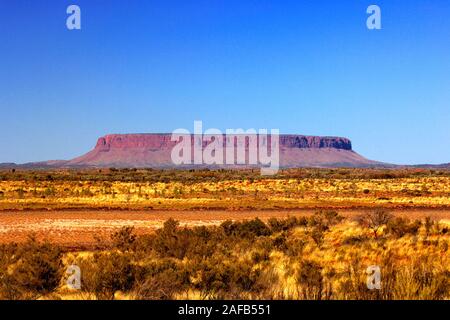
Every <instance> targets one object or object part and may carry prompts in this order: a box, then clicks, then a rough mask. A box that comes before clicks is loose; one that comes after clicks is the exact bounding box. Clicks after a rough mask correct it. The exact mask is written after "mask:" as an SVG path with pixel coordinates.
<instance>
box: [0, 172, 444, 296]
mask: <svg viewBox="0 0 450 320" xmlns="http://www.w3.org/2000/svg"><path fill="white" fill-rule="evenodd" d="M449 245H450V172H449V171H445V170H427V169H398V170H386V169H376V170H375V169H295V170H283V171H281V172H280V173H279V174H277V175H276V176H271V177H261V176H260V175H259V171H257V170H255V171H252V170H244V171H225V170H185V171H182V170H179V171H176V170H151V169H113V168H111V169H96V170H94V169H90V170H51V171H48V170H47V171H46V170H17V171H16V170H3V171H0V299H388V300H390V299H427V300H436V299H449V298H450V269H449V266H450V262H449V261H450V254H449V253H450V251H449ZM374 265H375V266H379V267H380V268H381V270H382V277H383V278H382V279H384V280H383V281H384V282H383V286H382V287H381V289H380V290H371V289H370V288H368V287H367V272H366V271H367V268H368V267H369V266H374ZM71 266H77V268H80V270H81V274H82V278H81V280H80V281H81V287H80V289H73V288H71V287H70V286H69V285H68V282H67V281H68V278H67V277H68V276H67V270H69V269H68V268H70V267H71Z"/></svg>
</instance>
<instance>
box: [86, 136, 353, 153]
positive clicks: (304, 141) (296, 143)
mask: <svg viewBox="0 0 450 320" xmlns="http://www.w3.org/2000/svg"><path fill="white" fill-rule="evenodd" d="M191 137H192V136H191ZM175 144H176V142H173V141H171V134H110V135H106V136H104V137H101V138H99V139H98V141H97V145H96V146H95V149H97V150H100V151H109V150H111V149H130V148H150V149H167V148H172V147H173V146H174V145H175ZM280 147H282V148H283V147H284V148H334V149H342V150H352V143H351V142H350V140H349V139H346V138H340V137H317V136H302V135H280Z"/></svg>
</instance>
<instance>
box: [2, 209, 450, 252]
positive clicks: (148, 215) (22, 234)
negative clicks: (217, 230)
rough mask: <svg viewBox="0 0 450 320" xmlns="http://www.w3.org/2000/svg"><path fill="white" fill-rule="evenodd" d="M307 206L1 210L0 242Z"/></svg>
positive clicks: (443, 213) (274, 213)
mask: <svg viewBox="0 0 450 320" xmlns="http://www.w3.org/2000/svg"><path fill="white" fill-rule="evenodd" d="M361 212H363V211H362V210H343V211H340V214H342V215H344V216H346V217H349V218H352V217H354V216H356V215H358V214H360V213H361ZM312 213H313V212H312V211H310V210H268V211H114V210H111V211H99V210H80V211H28V212H27V211H21V212H12V211H11V212H9V211H4V212H0V243H9V242H21V241H25V240H26V239H27V238H28V236H29V235H30V234H35V235H36V237H37V239H40V240H44V239H45V240H48V241H50V242H53V243H58V244H60V245H63V246H68V247H78V248H82V247H89V246H92V245H95V243H96V237H97V238H99V239H102V240H108V239H109V236H110V234H111V233H112V232H114V231H116V230H118V229H119V228H121V227H124V226H134V227H135V230H136V233H138V234H144V233H149V232H152V231H154V230H155V229H157V228H159V227H161V226H162V224H163V222H164V221H166V220H167V219H169V218H174V219H176V220H179V221H180V224H181V225H182V226H183V225H187V226H195V225H217V224H220V223H221V222H223V221H224V220H228V219H231V220H244V219H252V218H256V217H259V218H260V219H262V220H267V219H269V218H271V217H277V218H285V217H287V216H305V215H310V214H312ZM394 214H396V215H398V216H405V217H409V218H412V219H423V218H425V217H427V216H430V217H431V218H433V219H435V220H448V221H450V220H449V219H450V210H433V209H411V210H397V211H394Z"/></svg>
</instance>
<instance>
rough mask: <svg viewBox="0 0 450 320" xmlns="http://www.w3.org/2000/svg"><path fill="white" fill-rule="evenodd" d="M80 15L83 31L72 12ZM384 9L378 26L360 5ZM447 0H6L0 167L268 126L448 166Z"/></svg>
mask: <svg viewBox="0 0 450 320" xmlns="http://www.w3.org/2000/svg"><path fill="white" fill-rule="evenodd" d="M70 4H77V5H79V6H80V8H81V21H82V22H81V23H82V29H81V30H74V31H69V30H67V28H66V18H67V16H68V15H67V14H66V8H67V6H69V5H70ZM370 4H377V5H379V6H380V8H381V10H382V27H383V29H382V30H372V31H371V30H368V29H367V28H366V19H367V16H368V15H367V14H366V9H367V7H368V6H369V5H370ZM449 17H450V2H449V1H447V0H409V1H406V0H396V1H380V0H371V1H365V0H341V1H337V0H335V1H326V0H314V1H313V0H308V1H306V0H304V1H301V0H298V1H280V0H277V1H275V0H274V1H268V0H240V1H237V0H221V1H219V0H196V1H193V0H183V1H174V0H161V1H151V0H150V1H149V0H146V1H144V0H142V1H137V0H130V1H120V0H108V1H106V0H104V1H100V0H71V1H65V0H59V1H25V0H14V1H1V2H0V111H1V115H2V121H1V126H0V150H2V153H1V154H0V162H17V163H22V162H27V161H38V160H48V159H69V158H73V157H75V156H78V155H81V154H83V153H85V152H87V151H88V150H90V149H91V148H92V147H93V146H94V145H95V143H96V139H97V138H98V137H99V136H102V135H104V134H107V133H141V132H171V131H173V130H174V129H176V128H187V129H190V130H193V121H194V120H202V121H203V123H204V128H219V129H222V130H225V129H226V128H240V127H242V128H245V129H247V128H257V129H258V128H268V129H271V128H278V129H280V131H281V132H282V133H299V134H310V135H333V136H345V137H348V138H350V139H351V140H352V142H353V146H354V149H355V150H356V151H357V152H359V153H361V154H362V155H364V156H366V157H368V158H371V159H375V160H380V161H386V162H393V163H408V164H413V163H442V162H450V130H449V123H450V58H449V57H450V18H449Z"/></svg>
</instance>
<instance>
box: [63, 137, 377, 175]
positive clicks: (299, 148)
mask: <svg viewBox="0 0 450 320" xmlns="http://www.w3.org/2000/svg"><path fill="white" fill-rule="evenodd" d="M191 140H192V142H193V141H194V135H191ZM279 141H280V167H285V168H286V167H367V166H377V165H382V164H381V163H379V162H375V161H371V160H368V159H366V158H364V157H362V156H360V155H359V154H357V153H356V152H354V151H353V150H352V144H351V142H350V140H349V139H346V138H340V137H317V136H302V135H280V136H279ZM208 143H209V142H203V146H206V145H207V144H208ZM268 143H269V145H270V138H269V139H268ZM176 144H177V141H171V134H166V133H163V134H110V135H106V136H104V137H101V138H99V139H98V141H97V144H96V146H95V148H94V149H93V150H92V151H90V152H88V153H87V154H85V155H83V156H81V157H78V158H75V159H73V160H69V161H67V162H66V163H65V165H67V166H97V167H154V168H170V167H176V166H175V165H174V164H173V163H172V160H171V151H172V148H173V147H174V146H175V145H176ZM224 144H225V139H224ZM248 144H249V141H246V147H248Z"/></svg>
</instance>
